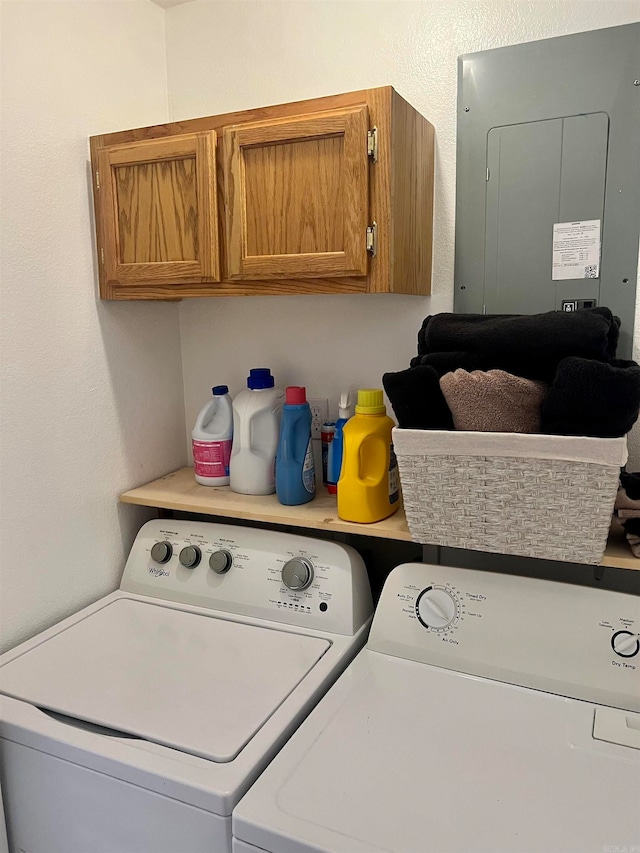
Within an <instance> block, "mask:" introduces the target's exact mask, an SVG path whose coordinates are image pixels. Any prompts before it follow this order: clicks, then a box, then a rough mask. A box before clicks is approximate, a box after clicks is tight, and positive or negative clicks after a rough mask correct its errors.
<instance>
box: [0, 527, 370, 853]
mask: <svg viewBox="0 0 640 853" xmlns="http://www.w3.org/2000/svg"><path fill="white" fill-rule="evenodd" d="M371 613H372V601H371V591H370V587H369V583H368V578H367V574H366V570H365V566H364V564H363V561H362V559H361V558H360V556H359V555H358V554H357V553H356V552H355V551H354V550H353V549H351V548H348V547H346V546H343V545H339V544H336V543H333V542H327V541H320V540H316V539H311V538H306V537H303V536H294V535H289V534H282V533H276V532H272V531H263V530H256V529H253V528H247V527H232V526H229V525H223V524H211V523H200V522H191V521H168V520H157V521H151V522H149V523H148V524H146V525H145V526H144V527H143V528H142V529H141V531H140V532H139V534H138V536H137V538H136V541H135V542H134V545H133V547H132V549H131V553H130V555H129V558H128V560H127V564H126V567H125V570H124V574H123V577H122V582H121V585H120V589H119V590H118V591H116V592H114V593H112V594H111V595H108V596H106V597H105V598H103V599H101V600H100V601H98V602H96V603H95V604H93V605H91V606H89V607H87V608H85V609H84V610H81V611H80V612H79V613H77V614H75V615H74V616H71V617H70V618H68V619H66V620H64V621H63V622H61V623H60V624H58V625H56V626H54V627H53V628H51V629H49V630H47V631H45V632H43V633H42V634H40V635H38V636H36V637H34V638H33V639H31V640H29V641H27V642H26V643H23V644H22V645H20V646H18V647H17V648H15V649H13V650H12V651H10V652H8V653H6V654H5V655H3V656H2V657H1V658H0V748H1V751H2V765H1V766H2V771H1V778H0V783H1V786H2V792H3V796H4V800H5V808H6V814H7V829H8V835H9V845H10V849H11V850H12V851H16V853H17V851H28V853H134V851H135V853H205V851H206V853H228V851H230V850H231V813H232V810H233V808H234V806H235V805H236V804H237V803H238V801H239V800H240V798H241V796H242V795H243V794H244V793H245V791H246V790H247V789H248V788H249V786H250V785H251V784H252V782H254V781H255V779H256V778H257V777H258V775H259V774H260V772H261V771H262V770H264V768H265V767H266V765H267V764H268V763H269V761H270V760H271V759H272V758H273V756H274V755H275V754H276V752H277V751H278V749H279V748H280V747H281V746H282V745H283V743H284V742H285V741H286V740H287V738H288V737H289V736H290V735H291V733H292V732H293V731H294V730H295V728H296V727H297V726H298V725H299V724H300V722H301V721H302V719H303V718H304V717H305V715H306V714H307V713H308V712H309V710H310V708H311V707H312V706H313V705H314V704H315V703H316V702H317V701H318V699H319V698H320V697H321V696H322V695H323V694H324V692H325V691H326V690H327V688H328V687H329V685H330V684H331V683H332V682H333V681H334V680H335V679H336V677H337V676H338V674H339V673H340V672H341V671H342V670H343V669H344V668H345V666H346V665H347V664H348V663H349V662H350V661H351V660H352V658H353V657H354V655H355V654H356V652H357V651H358V650H359V648H361V647H362V645H363V644H364V642H365V639H366V634H367V632H368V628H369V623H370V618H371Z"/></svg>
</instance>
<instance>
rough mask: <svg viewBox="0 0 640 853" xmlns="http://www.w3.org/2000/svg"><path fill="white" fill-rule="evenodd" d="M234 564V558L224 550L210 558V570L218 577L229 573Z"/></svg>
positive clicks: (216, 552) (215, 552)
mask: <svg viewBox="0 0 640 853" xmlns="http://www.w3.org/2000/svg"><path fill="white" fill-rule="evenodd" d="M232 563H233V557H232V556H231V554H230V553H229V551H225V550H224V549H222V548H221V549H220V550H219V551H214V552H213V554H212V555H211V556H210V557H209V568H211V569H213V571H214V572H215V573H216V574H217V575H223V574H224V573H225V572H228V571H229V569H230V568H231V565H232Z"/></svg>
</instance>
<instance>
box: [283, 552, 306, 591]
mask: <svg viewBox="0 0 640 853" xmlns="http://www.w3.org/2000/svg"><path fill="white" fill-rule="evenodd" d="M312 580H313V563H311V562H310V561H309V560H307V559H305V558H304V557H294V558H293V560H288V561H287V562H286V563H285V564H284V566H283V567H282V583H283V584H284V585H285V586H287V587H289V589H291V590H293V591H294V592H300V591H301V590H303V589H306V588H307V587H308V586H309V585H310V584H311V581H312Z"/></svg>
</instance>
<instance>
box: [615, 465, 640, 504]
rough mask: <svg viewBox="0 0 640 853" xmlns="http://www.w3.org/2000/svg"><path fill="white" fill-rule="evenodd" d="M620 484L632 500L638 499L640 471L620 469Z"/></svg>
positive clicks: (639, 498) (639, 496)
mask: <svg viewBox="0 0 640 853" xmlns="http://www.w3.org/2000/svg"><path fill="white" fill-rule="evenodd" d="M620 485H621V486H622V488H623V489H624V490H625V492H626V493H627V497H628V498H629V499H630V500H632V501H640V471H634V472H633V473H632V472H630V471H622V472H621V473H620Z"/></svg>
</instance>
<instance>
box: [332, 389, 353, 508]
mask: <svg viewBox="0 0 640 853" xmlns="http://www.w3.org/2000/svg"><path fill="white" fill-rule="evenodd" d="M351 417H353V408H352V407H351V406H350V405H349V392H348V391H343V392H342V394H341V395H340V405H339V407H338V420H337V421H336V428H335V432H334V433H333V441H332V442H331V444H330V445H329V454H328V456H329V458H328V461H327V491H328V492H329V494H330V495H335V494H337V492H338V480H339V479H340V471H341V469H342V451H343V448H344V425H345V424H346V422H347V421H348V420H349V418H351Z"/></svg>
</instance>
